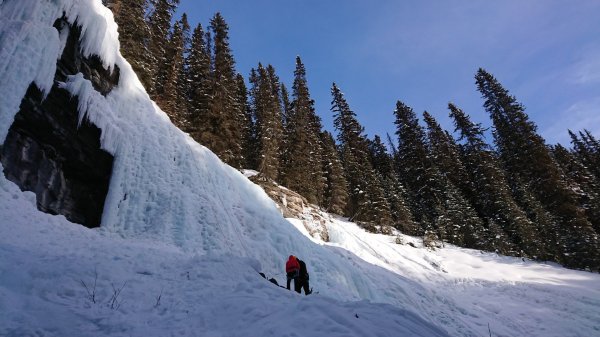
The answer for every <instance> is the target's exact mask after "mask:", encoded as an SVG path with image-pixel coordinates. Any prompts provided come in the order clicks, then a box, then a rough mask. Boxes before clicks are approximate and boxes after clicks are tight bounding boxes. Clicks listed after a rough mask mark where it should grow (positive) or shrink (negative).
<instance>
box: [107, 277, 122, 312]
mask: <svg viewBox="0 0 600 337" xmlns="http://www.w3.org/2000/svg"><path fill="white" fill-rule="evenodd" d="M126 284H127V281H125V282H123V285H122V286H121V288H116V287H115V285H114V284H113V283H111V284H110V285H111V286H112V288H113V294H112V296H111V298H110V300H108V303H109V304H110V308H111V309H114V310H118V309H119V307H120V306H121V304H122V303H123V301H121V302H119V295H120V294H121V291H123V288H125V285H126Z"/></svg>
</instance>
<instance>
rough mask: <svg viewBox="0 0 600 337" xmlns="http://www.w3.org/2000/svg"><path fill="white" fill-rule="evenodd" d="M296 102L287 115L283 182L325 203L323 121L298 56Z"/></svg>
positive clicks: (317, 202)
mask: <svg viewBox="0 0 600 337" xmlns="http://www.w3.org/2000/svg"><path fill="white" fill-rule="evenodd" d="M292 88H293V93H292V97H293V100H292V103H291V106H290V109H289V115H288V116H286V127H285V149H284V153H285V155H284V162H285V165H283V167H282V172H281V179H280V180H281V183H282V184H283V185H284V186H286V187H288V188H290V189H291V190H294V191H296V192H298V193H300V194H301V195H302V196H304V197H305V198H306V199H307V200H308V202H310V203H313V204H321V201H322V199H323V192H324V189H325V186H324V181H323V177H324V173H323V167H322V165H321V163H322V158H321V157H322V154H321V153H322V144H321V139H320V137H319V135H320V132H321V128H322V127H321V121H320V118H319V117H318V116H317V115H316V113H315V109H314V101H313V100H312V99H311V98H310V93H309V91H308V84H307V81H306V70H305V68H304V64H303V63H302V60H301V59H300V57H299V56H297V57H296V70H295V71H294V85H293V87H292Z"/></svg>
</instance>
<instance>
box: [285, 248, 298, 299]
mask: <svg viewBox="0 0 600 337" xmlns="http://www.w3.org/2000/svg"><path fill="white" fill-rule="evenodd" d="M285 272H286V275H287V289H288V290H290V283H291V282H292V280H294V289H300V288H299V287H300V284H299V282H298V276H299V275H300V264H299V263H298V260H297V259H296V257H295V256H294V255H290V257H289V258H288V260H287V262H286V263H285ZM296 291H298V290H296Z"/></svg>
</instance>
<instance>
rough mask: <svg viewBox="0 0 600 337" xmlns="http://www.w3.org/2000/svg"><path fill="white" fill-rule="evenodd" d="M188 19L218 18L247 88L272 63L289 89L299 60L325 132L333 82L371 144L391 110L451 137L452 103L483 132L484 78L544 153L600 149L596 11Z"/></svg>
mask: <svg viewBox="0 0 600 337" xmlns="http://www.w3.org/2000/svg"><path fill="white" fill-rule="evenodd" d="M183 11H185V12H187V13H188V16H189V19H190V22H191V24H192V26H195V24H197V23H198V22H200V23H202V25H203V26H205V27H206V26H207V25H208V22H209V20H210V18H211V17H212V16H213V14H214V13H215V12H217V11H219V12H221V13H222V14H223V16H224V17H225V20H226V21H227V23H228V24H229V27H230V44H231V47H232V49H233V52H234V56H235V59H236V62H237V65H236V67H237V70H238V72H240V73H242V74H243V75H244V77H245V78H247V77H248V74H249V72H250V69H251V68H253V67H256V66H257V64H258V62H262V63H263V64H269V63H270V64H272V65H273V66H274V67H275V69H276V70H277V73H278V75H279V76H280V77H281V79H282V81H283V82H284V83H285V84H286V85H287V86H288V87H289V88H290V89H291V84H292V80H293V70H294V60H295V57H296V55H300V56H301V58H302V60H303V62H304V64H305V66H306V69H307V78H308V82H309V89H310V93H311V96H312V98H313V99H314V100H315V101H316V109H317V113H318V114H319V115H320V116H321V117H322V119H323V124H324V127H325V128H326V129H328V130H332V128H333V125H332V118H331V116H332V113H331V112H330V110H329V108H330V103H331V95H330V88H331V84H332V82H336V83H337V84H338V86H339V87H340V88H341V89H342V91H343V92H344V93H345V95H346V99H347V100H348V102H349V103H350V106H351V107H352V109H353V110H354V111H355V112H356V114H357V116H358V119H359V121H360V122H361V124H362V125H363V126H364V127H365V132H366V133H367V134H368V135H369V136H370V137H372V136H373V135H374V134H379V135H381V136H382V137H385V134H386V133H390V134H391V135H393V133H394V132H395V127H394V124H393V121H394V117H393V113H392V112H393V110H394V107H395V103H396V101H397V100H401V101H403V102H404V103H405V104H407V105H409V106H411V107H412V108H413V109H414V110H415V112H417V114H418V116H419V118H421V117H422V116H421V113H422V112H423V111H424V110H427V111H429V112H430V113H431V114H432V115H433V116H435V117H436V118H437V119H438V121H439V122H440V123H441V124H442V126H443V127H444V128H446V129H448V130H449V131H453V129H454V128H453V126H452V122H451V120H450V118H449V117H448V110H447V103H448V102H450V101H451V102H454V103H455V104H457V105H458V106H459V107H461V108H462V109H463V110H465V111H466V112H467V113H468V114H469V115H471V117H472V118H473V120H474V121H475V122H480V123H482V124H483V126H485V127H489V126H491V122H490V120H489V118H488V115H487V114H486V113H485V112H484V111H483V107H482V103H483V101H482V99H481V97H480V95H479V93H478V92H477V90H476V87H475V83H474V74H475V72H476V71H477V69H478V68H479V67H483V68H485V69H486V70H488V71H489V72H491V73H492V74H494V76H496V78H498V79H499V80H500V81H501V83H502V84H503V85H504V86H505V87H506V88H507V89H508V90H509V91H510V92H511V93H512V94H513V95H515V96H516V97H517V99H518V100H519V101H520V102H521V103H523V104H524V105H525V107H526V108H527V110H526V111H527V113H528V114H529V116H530V118H531V119H532V120H533V121H534V122H535V123H536V124H537V125H538V131H539V132H540V133H541V134H542V136H543V137H544V138H546V140H547V141H548V143H551V144H553V143H557V142H560V143H563V144H564V145H567V146H568V145H570V144H569V136H568V134H567V129H572V130H574V131H578V130H581V129H583V128H587V129H588V130H590V131H592V133H593V134H594V135H595V136H597V137H598V138H600V1H595V0H589V1H584V0H569V1H564V0H503V1H483V0H482V1H478V0H446V1H441V0H440V1H433V0H424V1H418V0H406V1H400V0H343V1H342V0H339V1H333V0H302V1H298V0H296V1H290V0H252V1H251V0H181V4H180V7H179V14H181V13H182V12H183ZM394 139H395V137H394Z"/></svg>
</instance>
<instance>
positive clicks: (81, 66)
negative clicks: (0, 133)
mask: <svg viewBox="0 0 600 337" xmlns="http://www.w3.org/2000/svg"><path fill="white" fill-rule="evenodd" d="M54 27H55V28H56V29H57V30H59V31H62V32H63V33H64V34H68V38H67V41H66V46H65V48H64V50H63V53H62V56H61V58H60V59H59V60H58V63H57V68H56V74H55V78H54V86H53V87H52V90H51V91H50V93H48V95H47V97H46V98H45V99H44V97H43V95H42V92H41V91H40V90H39V89H38V88H37V87H36V86H35V84H33V83H32V84H31V85H30V87H29V89H28V90H27V94H26V96H25V97H24V98H23V100H22V101H21V106H20V110H19V112H18V113H17V115H16V116H15V119H14V122H13V124H12V125H11V127H10V129H9V132H8V135H7V137H6V140H5V142H4V144H3V145H2V148H1V149H0V160H1V162H2V166H3V167H4V174H5V176H6V177H7V179H9V180H11V181H13V182H14V183H16V184H17V185H18V186H19V187H20V188H21V189H22V190H26V191H33V192H34V193H35V194H36V197H37V206H38V208H39V209H40V210H41V211H44V212H47V213H51V214H62V215H64V216H65V217H66V218H67V219H69V221H71V222H75V223H79V224H82V225H85V226H87V227H98V226H99V225H100V222H101V218H102V211H103V208H104V201H105V198H106V194H107V192H108V185H109V182H110V176H111V171H112V162H113V157H112V155H110V154H109V153H108V152H106V151H104V150H102V149H101V148H100V132H101V131H100V130H99V129H98V128H97V127H95V126H94V125H92V124H90V123H89V122H87V121H85V120H84V121H83V122H82V123H81V125H78V120H79V118H78V116H79V113H78V109H77V104H78V100H77V97H71V95H70V94H69V93H68V92H67V91H66V90H64V89H61V88H60V87H59V86H58V83H59V82H63V81H65V80H66V79H67V76H69V75H74V74H77V73H82V74H83V76H84V77H85V78H86V79H88V80H90V81H91V82H92V84H93V86H94V88H95V89H96V90H97V91H98V92H100V93H102V94H103V95H106V94H107V93H109V92H110V91H111V90H112V88H113V87H114V86H116V85H117V83H118V81H119V69H118V68H116V67H114V69H112V70H107V69H104V68H103V66H102V61H101V60H100V59H99V58H98V57H96V56H92V57H89V58H86V57H84V56H83V55H82V53H81V51H80V44H79V40H80V36H81V30H80V29H79V27H77V25H73V26H71V25H70V24H68V22H67V21H66V20H64V19H60V20H57V21H56V23H55V25H54Z"/></svg>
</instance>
